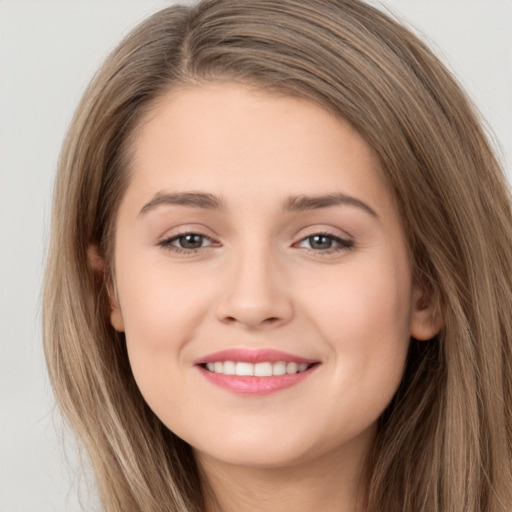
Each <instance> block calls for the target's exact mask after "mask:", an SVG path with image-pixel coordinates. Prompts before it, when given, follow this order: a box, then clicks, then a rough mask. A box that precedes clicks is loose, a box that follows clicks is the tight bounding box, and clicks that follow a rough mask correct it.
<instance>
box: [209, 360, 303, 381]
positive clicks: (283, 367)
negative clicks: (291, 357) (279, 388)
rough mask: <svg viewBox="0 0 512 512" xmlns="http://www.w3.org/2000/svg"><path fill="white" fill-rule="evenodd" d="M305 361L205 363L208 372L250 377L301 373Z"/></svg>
mask: <svg viewBox="0 0 512 512" xmlns="http://www.w3.org/2000/svg"><path fill="white" fill-rule="evenodd" d="M308 366H309V365H308V364H307V363H301V364H297V363H295V362H289V363H287V362H285V361H277V362H275V363H272V362H270V361H266V362H262V363H256V364H253V363H246V362H243V361H238V362H235V361H224V362H222V361H217V362H215V363H206V369H207V370H208V371H209V372H213V373H221V374H223V375H240V376H250V377H253V376H254V377H272V376H276V375H293V374H295V373H301V372H304V371H306V370H307V369H308Z"/></svg>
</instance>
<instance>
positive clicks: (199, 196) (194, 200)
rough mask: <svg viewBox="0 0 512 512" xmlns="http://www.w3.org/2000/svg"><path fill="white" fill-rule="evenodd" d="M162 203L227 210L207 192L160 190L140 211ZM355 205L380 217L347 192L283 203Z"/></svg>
mask: <svg viewBox="0 0 512 512" xmlns="http://www.w3.org/2000/svg"><path fill="white" fill-rule="evenodd" d="M162 205H178V206H189V207H192V208H202V209H205V210H216V211H223V210H226V203H225V202H224V200H222V199H221V198H220V197H217V196H215V195H213V194H208V193H205V192H173V193H163V192H158V193H157V194H155V196H154V197H153V199H151V200H150V201H149V202H148V203H146V204H145V205H144V206H143V207H142V209H141V210H140V212H139V215H143V214H145V213H147V212H149V211H151V210H154V209H155V208H157V207H159V206H162ZM339 205H344V206H353V207H356V208H360V209H362V210H364V211H365V212H366V213H368V214H370V215H371V216H372V217H375V218H376V219H378V218H379V215H378V214H377V212H376V211H375V210H374V209H373V208H372V207H371V206H369V205H368V204H366V203H365V202H364V201H361V199H358V198H356V197H353V196H349V195H346V194H341V193H336V194H326V195H319V196H306V195H298V196H290V197H288V198H287V199H286V200H285V202H284V203H283V210H284V211H285V212H304V211H309V210H318V209H321V208H329V207H332V206H339Z"/></svg>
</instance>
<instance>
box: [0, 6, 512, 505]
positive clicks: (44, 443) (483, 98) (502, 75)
mask: <svg viewBox="0 0 512 512" xmlns="http://www.w3.org/2000/svg"><path fill="white" fill-rule="evenodd" d="M171 3H173V2H170V1H163V0H159V1H158V0H144V1H142V0H139V1H133V0H132V1H126V0H125V1H114V0H109V1H105V0H104V1H101V2H100V1H91V0H88V1H87V0H67V1H60V2H58V1H48V0H46V1H44V2H43V1H34V2H29V1H24V0H11V1H8V0H3V1H1V0H0V512H64V511H66V512H76V511H78V510H80V506H79V501H78V499H77V480H76V475H75V473H76V466H77V462H76V459H77V457H76V455H75V451H74V450H73V449H72V446H71V448H70V449H69V450H68V452H69V456H68V459H69V460H68V463H66V459H65V457H64V454H63V453H64V452H63V450H62V448H61V446H62V439H61V438H60V434H57V433H56V427H57V431H58V429H59V428H58V427H59V420H58V414H57V413H56V412H54V411H53V401H52V395H51V390H50V389H49V385H48V379H47V377H46V373H45V368H44V362H43V355H42V349H41V334H40V291H39V290H40V283H41V277H42V268H43V263H44V257H45V249H46V245H47V239H48V218H49V210H50V206H49V205H50V197H51V190H52V182H53V175H54V171H55V166H56V161H57V156H58V152H59V148H60V144H61V142H62V139H63V136H64V133H65V130H66V126H67V124H68V123H69V121H70V118H71V115H72V112H73V109H74V107H75V105H76V103H77V102H78V99H79V97H80V95H81V93H82V92H83V90H84V87H85V85H86V84H87V82H88V80H89V79H90V77H91V76H92V74H93V72H94V71H95V69H96V68H97V67H98V66H99V64H100V63H101V61H102V60H103V58H104V57H105V56H106V54H107V52H108V51H109V50H110V49H112V48H113V46H114V45H115V44H116V43H117V42H118V41H119V40H120V38H121V37H122V36H123V35H125V34H126V33H127V32H128V30H129V29H130V28H132V27H133V26H134V25H135V24H137V23H138V22H139V21H140V20H142V19H143V18H144V17H146V16H147V15H148V14H150V13H152V12H154V11H155V10H157V9H158V8H159V7H163V6H165V5H170V4H171ZM373 3H376V2H373ZM381 5H382V6H383V8H385V9H391V10H392V11H393V12H395V13H396V14H397V15H399V16H400V17H401V18H402V19H405V20H408V22H410V23H411V24H412V26H413V27H415V29H416V30H417V31H418V32H419V33H420V34H422V36H423V37H424V38H426V39H428V41H430V43H431V45H432V46H433V47H434V48H435V49H436V51H437V53H438V54H440V55H441V57H442V58H443V60H444V61H445V62H446V63H447V64H448V65H449V67H450V68H451V69H452V70H453V71H454V72H455V74H456V75H457V76H458V77H459V79H460V80H461V82H462V83H463V85H464V86H465V88H466V89H467V91H468V92H469V94H470V96H471V97H472V98H473V100H474V102H475V103H476V104H477V105H478V107H479V109H480V110H481V112H482V113H483V115H484V117H485V119H486V120H487V121H488V124H489V126H492V130H493V131H494V133H495V135H496V141H495V143H496V147H497V150H498V152H499V154H500V156H501V159H502V161H503V162H504V165H505V167H506V169H507V170H508V172H509V173H510V172H511V165H512V0H384V1H382V2H381ZM82 494H83V495H84V496H85V497H84V502H83V505H84V508H85V509H86V510H91V509H92V507H93V500H92V499H90V498H87V491H86V490H85V491H84V490H83V487H82Z"/></svg>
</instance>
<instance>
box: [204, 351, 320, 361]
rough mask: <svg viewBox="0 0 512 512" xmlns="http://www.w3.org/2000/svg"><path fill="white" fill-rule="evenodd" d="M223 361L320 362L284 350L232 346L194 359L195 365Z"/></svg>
mask: <svg viewBox="0 0 512 512" xmlns="http://www.w3.org/2000/svg"><path fill="white" fill-rule="evenodd" d="M222 361H240V362H244V363H253V364H254V363H263V362H271V363H274V362H277V361H285V362H287V363H290V362H293V363H297V364H301V363H307V364H313V363H318V360H314V359H307V358H304V357H300V356H296V355H294V354H289V353H287V352H282V351H280V350H274V349H247V348H230V349H227V350H221V351H219V352H213V353H211V354H208V355H206V356H204V357H201V358H199V359H197V360H195V361H194V364H195V365H200V364H206V363H215V362H222Z"/></svg>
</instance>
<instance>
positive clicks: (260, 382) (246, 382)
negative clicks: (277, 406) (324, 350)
mask: <svg viewBox="0 0 512 512" xmlns="http://www.w3.org/2000/svg"><path fill="white" fill-rule="evenodd" d="M224 361H237V362H238V361H240V362H246V363H253V364H256V363H262V362H267V361H268V362H271V363H274V362H277V361H285V362H294V363H297V364H303V363H306V364H308V365H311V366H310V367H309V368H308V369H307V370H305V371H303V372H300V373H295V374H291V375H290V374H286V375H272V376H269V377H252V376H240V375H225V374H222V373H214V372H210V371H208V370H207V369H206V368H205V365H206V363H214V362H224ZM319 363H320V361H318V360H313V359H306V358H303V357H299V356H296V355H294V354H289V353H287V352H281V351H279V350H273V349H263V350H251V349H243V348H234V349H228V350H222V351H220V352H214V353H212V354H208V355H207V356H204V357H201V358H199V359H197V360H196V361H194V365H195V366H196V368H198V370H199V371H200V373H201V375H203V376H204V377H205V378H206V379H207V380H208V381H209V382H210V383H211V384H214V385H215V386H218V387H220V388H223V389H225V390H227V391H230V392H231V393H235V394H241V395H250V396H262V395H268V394H270V393H275V392H278V391H281V390H284V389H287V388H290V387H292V386H295V385H297V384H299V383H300V382H302V381H304V380H305V379H307V378H308V377H309V376H310V375H312V374H313V373H314V371H315V370H316V368H317V367H318V366H319Z"/></svg>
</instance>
